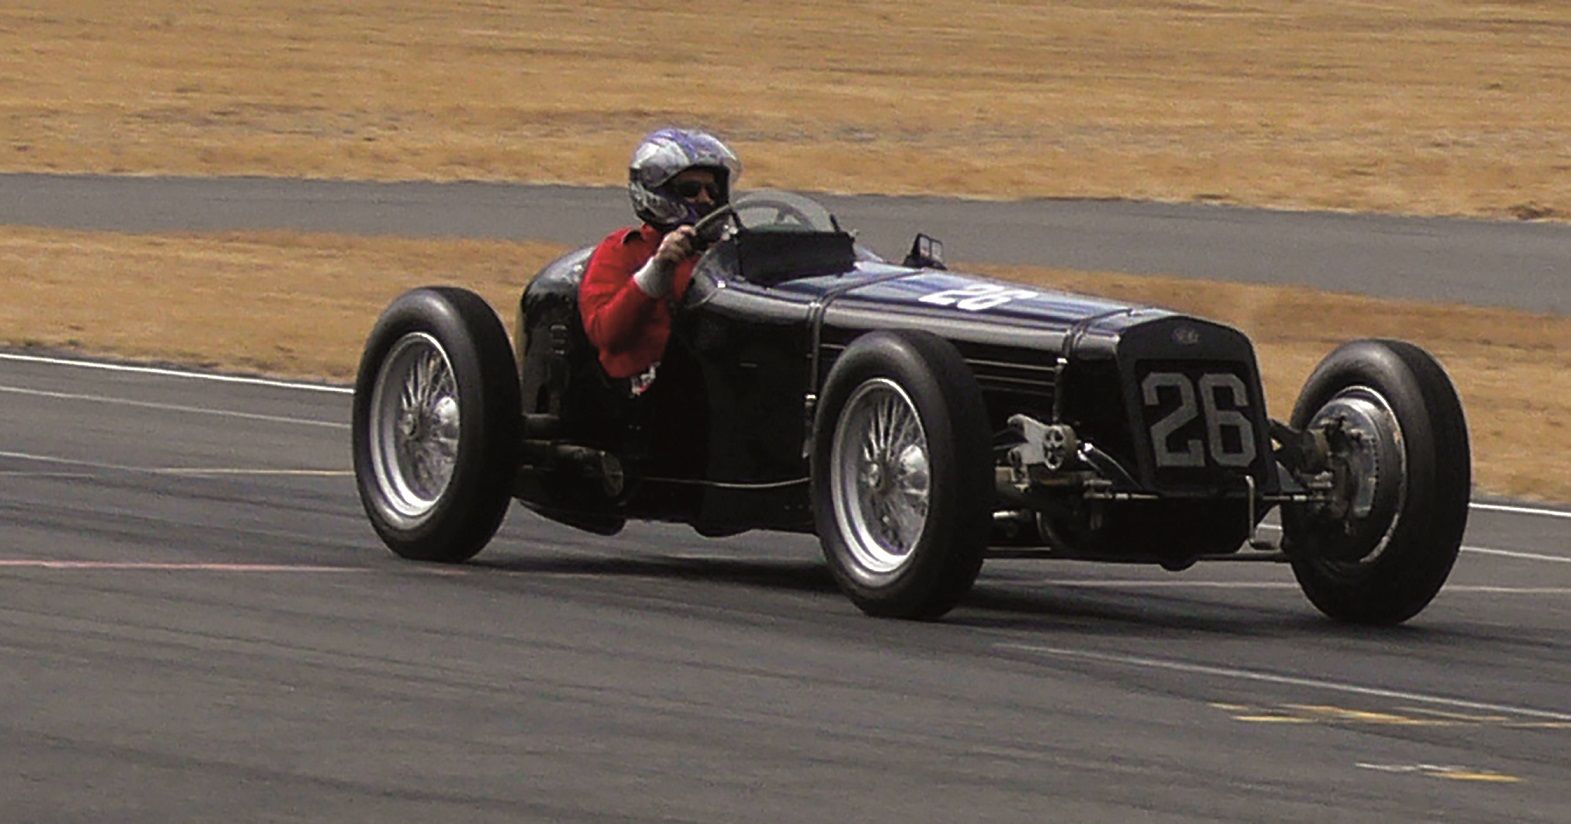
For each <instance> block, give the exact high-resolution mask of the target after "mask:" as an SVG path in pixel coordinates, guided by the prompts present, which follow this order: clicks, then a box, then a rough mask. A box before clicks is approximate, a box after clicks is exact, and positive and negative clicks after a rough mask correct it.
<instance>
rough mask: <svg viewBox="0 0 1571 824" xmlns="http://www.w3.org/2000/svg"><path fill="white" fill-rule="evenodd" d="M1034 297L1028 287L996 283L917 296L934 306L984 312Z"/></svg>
mask: <svg viewBox="0 0 1571 824" xmlns="http://www.w3.org/2000/svg"><path fill="white" fill-rule="evenodd" d="M1034 297H1036V293H1035V292H1033V291H1031V290H1030V289H1011V288H1009V287H1008V286H999V285H998V284H996V283H978V284H974V285H971V286H963V287H961V288H959V289H945V290H943V291H942V292H934V293H933V294H931V295H923V296H921V297H919V298H917V300H918V301H920V302H922V303H931V304H933V305H934V306H953V307H955V308H956V309H960V310H963V311H966V312H985V311H987V310H988V309H993V308H996V307H999V306H1003V305H1004V304H1006V303H1008V302H1010V301H1012V300H1025V299H1027V298H1034Z"/></svg>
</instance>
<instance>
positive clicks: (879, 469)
mask: <svg viewBox="0 0 1571 824" xmlns="http://www.w3.org/2000/svg"><path fill="white" fill-rule="evenodd" d="M992 481H993V477H992V462H991V449H990V440H989V433H988V427H987V412H986V408H985V407H984V406H983V404H982V392H981V389H980V387H979V386H978V385H977V382H976V378H975V377H974V376H973V375H972V374H971V370H970V368H969V367H967V366H966V364H965V361H964V360H963V359H961V357H960V353H959V352H957V351H956V350H955V348H954V346H953V345H952V344H950V343H948V342H947V341H945V340H943V339H941V338H939V337H937V336H935V335H931V334H927V333H922V332H874V333H871V334H868V335H865V336H863V337H861V338H858V339H857V340H856V341H855V342H854V343H853V344H852V345H851V346H850V347H848V348H847V349H846V351H845V353H844V354H843V355H841V357H840V359H839V361H838V362H837V363H836V364H835V367H834V370H833V371H832V372H831V373H830V375H829V378H828V380H827V381H826V384H825V389H824V397H823V401H822V403H821V404H820V406H819V409H818V417H817V420H816V423H815V428H814V446H813V514H814V520H815V522H816V525H817V529H818V535H819V539H820V541H821V542H822V544H823V548H824V556H825V558H827V559H828V561H829V567H830V569H831V571H832V572H833V573H834V576H835V580H836V581H837V582H838V583H839V585H840V588H841V590H842V591H844V592H845V593H846V595H847V596H848V597H850V599H851V600H852V602H853V603H855V604H856V605H857V606H858V607H859V608H861V609H862V610H863V611H864V612H866V613H868V614H869V615H877V616H885V617H895V618H936V617H938V616H941V615H943V614H944V613H946V612H948V611H949V610H950V609H951V608H953V607H954V605H955V603H956V602H958V601H959V600H960V598H961V596H963V595H964V594H965V593H966V592H967V591H968V590H969V589H970V588H971V585H972V583H973V582H974V581H975V580H976V576H977V573H978V571H979V570H980V569H981V566H982V557H983V552H984V551H985V549H986V545H987V540H988V536H989V534H990V528H991V523H992V498H993V493H992Z"/></svg>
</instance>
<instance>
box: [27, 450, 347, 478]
mask: <svg viewBox="0 0 1571 824" xmlns="http://www.w3.org/2000/svg"><path fill="white" fill-rule="evenodd" d="M0 458H12V459H14V460H18V461H37V462H39V463H53V464H60V465H62V466H85V467H88V468H90V469H107V470H112V471H115V472H137V473H142V474H146V475H174V476H178V477H204V476H211V475H282V476H306V477H328V478H338V477H347V476H350V475H353V474H354V472H352V471H350V470H348V469H268V468H265V467H228V466H211V467H204V466H127V465H125V464H112V463H101V462H98V461H78V460H72V459H71V458H56V457H52V456H49V455H32V454H29V453H27V452H5V451H0Z"/></svg>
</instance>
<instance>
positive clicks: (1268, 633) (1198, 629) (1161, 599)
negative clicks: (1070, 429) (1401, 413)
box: [465, 553, 1571, 655]
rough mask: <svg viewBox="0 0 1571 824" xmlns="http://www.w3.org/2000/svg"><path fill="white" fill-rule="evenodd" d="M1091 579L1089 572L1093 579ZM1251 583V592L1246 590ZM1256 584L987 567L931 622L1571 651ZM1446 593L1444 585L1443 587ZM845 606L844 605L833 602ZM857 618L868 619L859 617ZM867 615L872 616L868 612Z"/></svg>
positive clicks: (1065, 631) (571, 562)
mask: <svg viewBox="0 0 1571 824" xmlns="http://www.w3.org/2000/svg"><path fill="white" fill-rule="evenodd" d="M465 566H466V567H468V568H471V569H477V570H495V571H497V572H502V573H507V574H513V575H528V576H543V577H549V576H553V575H560V576H574V577H579V576H588V577H606V578H651V579H663V580H669V581H686V582H695V583H703V584H714V585H719V586H743V587H749V588H756V589H760V590H771V591H779V592H799V593H812V594H816V595H822V596H823V597H824V598H825V599H826V608H829V606H831V605H829V604H827V599H831V598H833V599H842V598H843V597H844V596H842V595H841V594H840V592H839V590H838V588H837V586H836V585H835V582H834V579H833V577H832V576H831V575H830V573H829V570H828V568H827V567H826V566H825V565H824V563H823V561H822V560H821V559H817V558H804V559H800V560H797V559H781V558H769V559H755V558H747V557H723V556H721V557H716V556H712V555H706V556H703V557H683V556H670V555H654V554H633V555H628V554H618V555H598V554H595V555H591V554H576V553H574V554H552V555H515V556H501V557H493V558H486V559H476V560H473V561H470V562H468V563H467V564H465ZM1092 580H1094V579H1092ZM1246 592H1247V591H1246ZM1269 592H1270V593H1271V595H1270V596H1269V598H1270V600H1269V601H1268V602H1263V601H1262V600H1261V597H1260V596H1259V594H1258V593H1252V594H1243V593H1230V592H1228V591H1204V592H1201V593H1198V594H1197V593H1195V592H1193V591H1188V592H1186V591H1152V590H1141V589H1138V588H1131V589H1121V588H1081V587H1074V586H1060V585H1054V584H1051V583H1048V584H1027V583H1024V582H1017V581H1011V580H1009V579H1008V578H994V579H992V580H989V578H988V575H987V572H986V570H985V569H984V570H983V575H982V578H981V579H980V580H979V581H978V583H977V585H976V587H975V588H974V589H973V590H972V591H971V592H970V593H969V594H967V596H966V597H965V598H964V599H962V600H961V602H960V604H959V605H958V606H957V607H956V609H955V610H954V611H952V612H950V613H949V614H948V615H946V616H944V617H943V618H941V619H939V620H938V621H937V622H935V625H937V626H947V627H953V628H956V629H963V628H972V629H990V630H1002V631H1007V632H1010V633H1012V634H1013V633H1022V634H1028V635H1035V636H1039V637H1050V636H1055V635H1074V636H1076V637H1086V638H1090V637H1099V636H1107V637H1119V638H1131V639H1133V638H1144V639H1158V640H1160V639H1172V640H1180V639H1186V638H1187V639H1193V638H1195V637H1196V636H1217V637H1226V638H1233V639H1237V638H1261V639H1276V640H1291V639H1293V638H1313V639H1319V640H1345V641H1347V642H1349V643H1355V644H1364V643H1375V644H1380V643H1390V642H1400V643H1401V644H1404V645H1409V646H1410V647H1411V648H1414V649H1418V648H1427V649H1431V650H1433V649H1444V648H1451V647H1456V648H1464V647H1473V648H1476V647H1477V646H1479V645H1484V644H1487V645H1490V646H1492V647H1495V648H1496V649H1499V648H1507V649H1509V648H1518V649H1521V650H1522V651H1523V652H1524V653H1527V652H1532V653H1533V654H1538V655H1542V654H1546V651H1553V650H1561V651H1564V652H1571V640H1568V639H1564V638H1561V637H1559V636H1558V635H1553V636H1550V635H1545V634H1543V633H1533V632H1524V631H1523V628H1520V627H1502V626H1498V625H1494V624H1488V625H1480V624H1475V623H1471V622H1468V621H1467V620H1466V619H1465V617H1462V616H1458V615H1457V613H1455V612H1454V611H1446V610H1445V609H1444V607H1443V606H1441V607H1432V608H1431V612H1430V613H1426V614H1422V615H1420V616H1418V617H1417V618H1415V619H1413V620H1412V621H1410V622H1408V623H1406V624H1401V625H1398V626H1394V627H1368V626H1357V625H1351V624H1342V623H1337V622H1335V621H1331V620H1329V619H1327V618H1325V617H1323V616H1321V615H1320V614H1319V613H1318V612H1317V611H1315V609H1314V608H1313V607H1312V606H1310V605H1309V604H1308V602H1307V601H1305V600H1304V599H1303V596H1302V595H1300V594H1299V593H1298V592H1296V591H1295V590H1293V589H1291V588H1282V589H1272V590H1269ZM1442 597H1444V592H1442ZM832 606H834V607H841V604H834V605H832ZM857 620H864V619H861V618H860V617H859V616H857ZM865 620H871V619H865Z"/></svg>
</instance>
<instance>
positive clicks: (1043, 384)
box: [515, 193, 1298, 566]
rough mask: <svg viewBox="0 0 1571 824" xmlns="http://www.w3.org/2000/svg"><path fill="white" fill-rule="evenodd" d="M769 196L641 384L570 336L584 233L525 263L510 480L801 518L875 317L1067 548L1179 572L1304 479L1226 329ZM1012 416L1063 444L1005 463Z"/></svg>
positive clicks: (716, 252) (679, 310)
mask: <svg viewBox="0 0 1571 824" xmlns="http://www.w3.org/2000/svg"><path fill="white" fill-rule="evenodd" d="M771 197H772V198H773V199H770V198H762V200H763V201H764V202H765V204H766V206H774V205H776V204H786V205H790V206H791V208H790V209H786V208H784V207H783V206H782V207H781V208H779V209H777V210H776V211H775V214H774V216H773V218H771V217H770V216H769V214H768V212H769V209H768V208H764V209H762V212H763V213H764V217H763V218H762V219H760V217H759V214H760V210H759V209H757V208H755V209H753V210H752V211H751V212H750V211H749V209H748V202H747V201H746V200H745V199H744V200H742V201H739V203H738V211H739V214H740V215H741V216H742V219H741V220H740V221H739V226H738V227H736V228H734V229H733V231H731V232H730V233H729V235H728V236H727V237H725V238H723V239H722V240H720V241H719V242H718V243H716V244H715V245H714V246H713V247H712V248H710V249H709V250H708V251H707V252H706V253H705V255H704V256H703V257H702V259H701V260H700V261H699V263H698V265H697V267H696V268H695V271H694V276H693V280H692V283H691V286H690V288H689V289H688V291H687V293H686V294H685V295H684V297H683V299H682V301H681V303H680V305H678V306H674V307H673V308H674V309H675V310H676V311H675V312H674V322H673V330H672V336H671V341H670V344H669V347H668V350H667V352H666V356H665V359H664V360H663V361H662V363H661V365H660V369H659V376H658V378H657V379H656V381H655V383H654V385H653V387H652V388H651V389H650V390H649V391H648V392H647V393H645V394H643V395H641V396H638V397H631V396H630V395H629V392H628V387H627V385H626V383H625V382H622V381H614V380H611V379H609V378H607V377H606V375H605V373H604V372H603V371H602V370H601V369H600V367H599V364H598V362H597V360H596V353H595V351H594V349H593V347H592V346H591V345H590V343H589V342H588V340H587V339H586V338H585V336H584V333H583V328H582V322H581V319H580V317H579V311H578V305H577V288H578V284H579V280H580V278H581V277H582V274H583V271H584V268H585V266H586V263H587V261H588V258H589V255H590V253H591V252H592V249H581V250H578V251H576V252H573V253H571V254H568V255H566V256H564V257H562V258H560V259H558V260H557V261H555V262H553V263H551V264H550V265H548V266H546V267H545V268H544V269H543V270H541V272H540V273H539V274H538V275H537V276H536V277H535V278H534V279H533V281H532V282H531V283H530V284H529V286H528V287H527V288H526V289H525V291H524V293H523V296H522V299H521V301H520V305H519V314H518V326H517V329H516V335H515V345H516V347H517V356H518V362H519V365H520V372H521V388H522V398H523V405H524V412H525V420H526V435H525V437H526V448H525V453H524V462H525V467H524V471H522V472H520V473H519V476H518V477H519V480H518V484H517V488H516V489H515V496H516V497H518V498H519V499H520V500H522V501H523V502H524V503H525V504H526V505H528V506H529V507H530V508H532V509H535V510H536V511H538V512H540V513H542V514H544V515H546V516H548V517H552V518H555V519H558V520H562V521H565V522H567V523H571V524H574V525H576V526H580V527H584V528H587V529H593V530H596V531H602V532H612V531H615V530H616V529H618V528H620V526H621V524H622V523H623V522H624V521H625V520H627V519H652V520H671V521H680V522H686V523H690V524H692V525H693V526H694V527H695V528H696V529H698V530H699V531H700V532H702V533H704V534H707V535H717V534H727V533H732V532H738V531H742V530H746V529H759V528H763V529H778V530H795V531H811V530H812V528H813V516H812V510H811V501H810V500H809V495H810V484H809V483H808V475H809V462H808V455H809V454H810V451H811V445H810V443H809V439H810V438H811V437H812V432H813V423H814V414H815V405H816V402H817V398H818V396H819V394H820V392H821V390H822V387H823V384H824V380H825V378H826V376H827V375H828V373H829V370H830V368H831V367H832V365H833V364H834V361H835V359H836V357H837V356H838V355H839V354H840V353H841V352H842V351H844V349H845V347H846V346H847V345H848V344H850V343H851V341H853V340H854V339H856V338H857V337H858V336H860V335H862V334H864V333H866V332H869V331H872V330H879V329H920V330H926V331H929V332H932V333H935V334H937V335H939V336H941V337H943V338H944V339H946V340H948V341H950V342H951V343H952V344H953V345H954V346H955V347H956V348H957V349H958V350H959V352H960V354H961V355H962V356H963V357H964V359H965V361H966V363H967V364H968V365H969V366H970V368H971V369H972V371H973V372H974V374H975V375H976V377H977V379H978V382H979V383H980V385H981V388H982V391H983V396H984V400H985V403H986V406H987V410H988V419H989V424H990V426H991V427H992V430H993V433H992V434H993V438H994V445H995V451H996V454H997V457H998V471H999V475H1000V484H999V487H1000V490H999V493H998V495H999V502H998V507H997V509H998V511H999V513H1000V514H999V516H998V517H999V518H1000V519H1003V518H1004V517H1005V516H1006V515H1007V514H1008V513H1017V514H1018V513H1022V512H1025V513H1030V514H1031V515H1032V516H1033V517H1034V518H1035V520H1036V523H1037V525H1038V526H1039V527H1040V528H1041V530H1042V532H1043V533H1044V534H1046V535H1047V536H1048V541H1049V543H1050V544H1051V545H1052V546H1053V547H1054V549H1055V550H1056V551H1057V552H1058V553H1060V554H1063V555H1070V556H1082V557H1126V558H1128V559H1130V560H1155V561H1159V562H1162V563H1164V564H1168V565H1172V566H1182V565H1184V564H1185V563H1187V562H1188V561H1189V560H1192V559H1193V558H1195V557H1198V556H1200V555H1202V554H1206V553H1214V552H1225V551H1232V550H1234V549H1236V548H1238V546H1239V545H1240V544H1241V543H1242V542H1243V541H1244V539H1245V538H1247V537H1248V535H1249V534H1250V530H1251V529H1252V528H1253V526H1254V524H1255V521H1256V520H1257V519H1258V517H1259V514H1260V512H1262V511H1263V509H1264V506H1257V504H1261V503H1262V502H1266V503H1268V502H1271V501H1280V500H1285V499H1286V496H1290V495H1292V494H1295V493H1296V492H1297V491H1298V490H1295V489H1292V488H1285V487H1291V486H1293V484H1292V482H1291V480H1289V479H1288V476H1287V473H1285V472H1282V471H1281V470H1280V469H1279V467H1278V462H1277V460H1276V459H1275V457H1274V456H1273V451H1272V441H1271V435H1270V433H1271V425H1270V423H1269V421H1268V418H1267V416H1266V412H1265V399H1264V395H1263V393H1262V390H1261V385H1260V379H1259V372H1258V368H1257V365H1256V361H1255V356H1254V351H1253V348H1252V347H1251V345H1250V342H1249V340H1248V339H1247V338H1246V337H1245V336H1244V335H1243V334H1242V333H1240V332H1238V331H1236V330H1234V329H1232V328H1229V327H1227V326H1223V325H1220V324H1217V323H1212V322H1209V321H1205V320H1202V319H1199V318H1195V317H1191V316H1187V315H1182V314H1177V313H1174V312H1170V311H1166V310H1163V309H1157V308H1152V307H1147V306H1137V305H1130V304H1125V303H1120V302H1117V301H1111V300H1106V299H1102V298H1095V297H1086V296H1081V295H1075V294H1069V293H1065V292H1058V291H1051V290H1044V289H1036V288H1031V287H1025V286H1021V285H1019V284H1012V283H1004V282H999V281H994V280H989V279H986V278H979V277H973V276H970V275H963V274H957V273H953V272H950V271H947V270H944V269H942V268H935V267H934V266H906V265H895V264H892V263H889V262H886V261H884V260H882V259H880V258H878V257H877V256H875V255H873V254H872V253H871V252H869V251H868V250H866V249H864V248H862V247H860V246H858V245H857V244H856V243H855V242H854V240H853V238H852V236H851V235H849V234H848V233H846V232H844V231H842V230H841V229H840V227H839V226H838V224H837V223H835V221H834V219H833V218H831V217H829V216H828V215H827V213H825V212H822V209H821V207H818V206H817V205H816V204H814V203H812V202H811V201H805V199H799V198H795V197H794V196H786V195H784V194H783V193H774V194H773V195H772V196H771ZM815 210H816V211H815ZM749 215H751V216H752V219H751V220H750V219H748V216H749ZM928 262H930V263H935V264H936V262H932V261H928ZM936 265H938V266H941V264H936ZM1186 387H1187V388H1186ZM1016 416H1026V417H1027V418H1029V419H1030V420H1031V421H1033V422H1040V423H1046V424H1063V425H1067V427H1069V428H1072V430H1073V432H1074V433H1076V435H1077V436H1078V441H1079V442H1078V444H1076V446H1077V449H1076V451H1075V452H1074V453H1073V454H1072V455H1071V456H1070V458H1069V460H1068V461H1067V462H1066V464H1065V465H1064V466H1063V467H1061V468H1059V469H1057V470H1056V471H1054V472H1052V473H1047V474H1043V473H1042V472H1041V471H1040V467H1037V468H1035V469H1032V468H1030V467H1025V468H1022V467H1020V466H1015V467H1013V469H1011V454H1012V452H1015V451H1018V450H1017V448H1018V447H1019V446H1020V445H1021V444H1022V443H1023V442H1024V441H1025V438H1024V437H1023V435H1022V430H1021V424H1020V423H1019V421H1018V420H1012V419H1015V418H1016ZM1033 472H1034V473H1035V474H1034V475H1033ZM1011 478H1012V479H1013V480H1014V483H1010V482H1009V480H1010V479H1011ZM1033 534H1034V531H1033Z"/></svg>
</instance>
